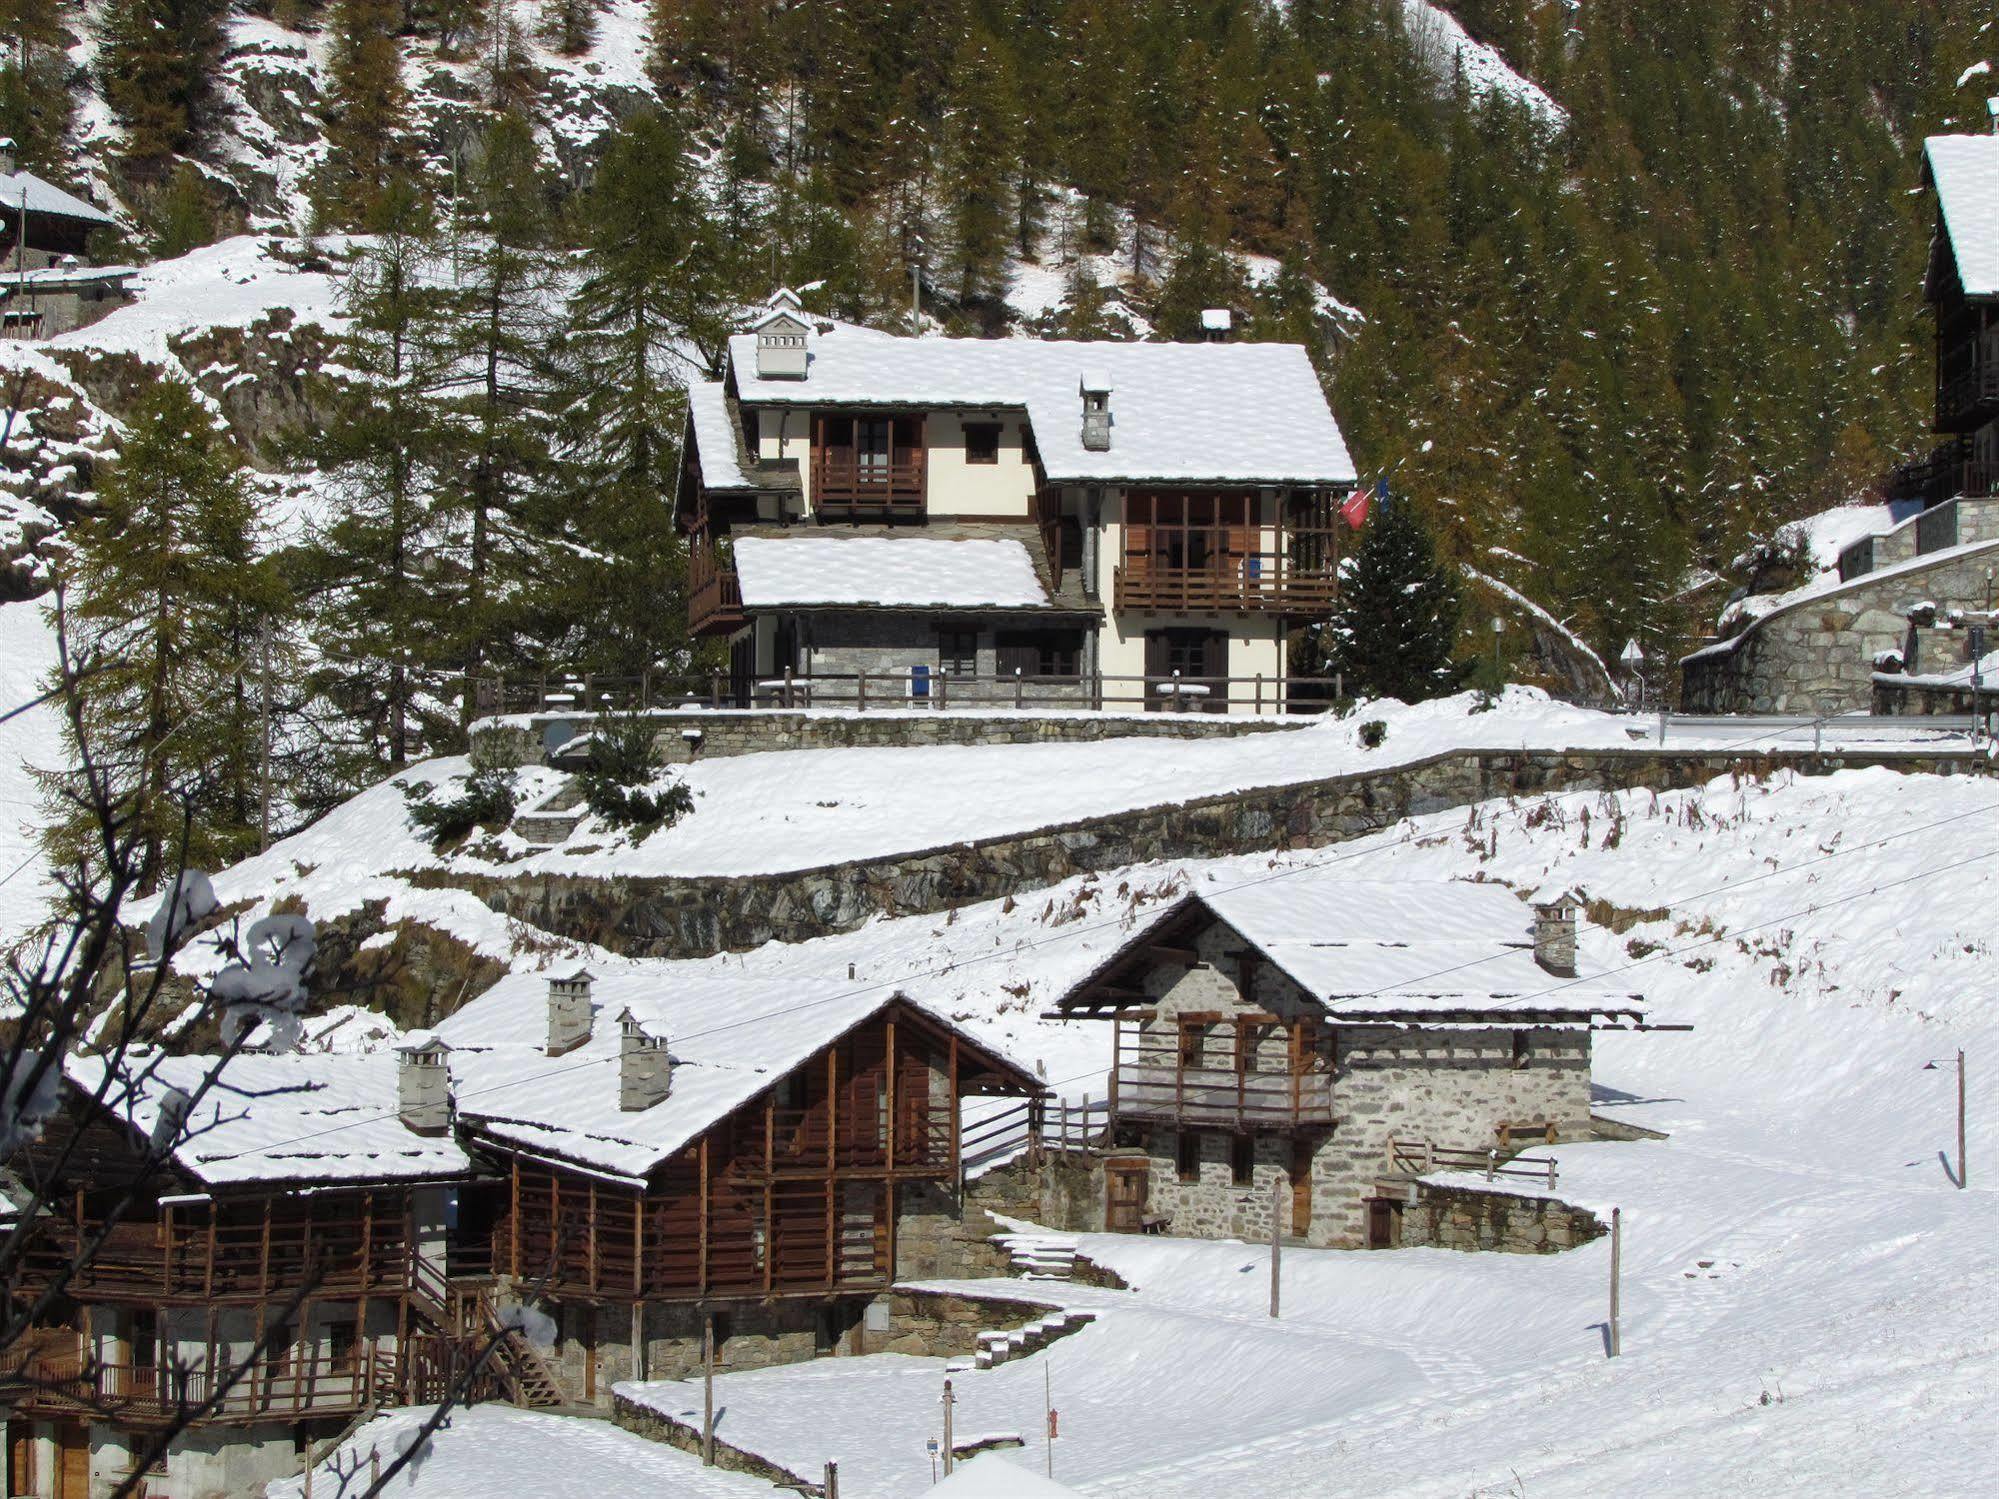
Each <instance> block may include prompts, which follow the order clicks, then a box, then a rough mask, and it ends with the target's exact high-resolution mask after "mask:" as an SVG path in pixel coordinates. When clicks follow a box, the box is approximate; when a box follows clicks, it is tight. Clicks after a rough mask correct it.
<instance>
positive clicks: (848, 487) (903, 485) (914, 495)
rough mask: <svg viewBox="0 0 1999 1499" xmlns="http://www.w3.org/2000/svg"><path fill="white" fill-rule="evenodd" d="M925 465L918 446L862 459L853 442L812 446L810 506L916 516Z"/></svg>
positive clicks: (846, 512)
mask: <svg viewBox="0 0 1999 1499" xmlns="http://www.w3.org/2000/svg"><path fill="white" fill-rule="evenodd" d="M925 471H926V464H925V462H924V454H923V449H921V448H914V449H911V448H898V449H896V451H895V453H894V455H893V456H891V457H888V458H885V459H883V460H882V461H879V462H868V461H865V460H863V459H862V458H861V457H860V455H859V454H857V453H856V452H855V451H854V450H853V449H852V448H814V449H813V450H812V508H813V510H814V511H815V512H817V513H822V514H834V515H843V514H844V515H851V514H856V513H859V512H864V511H865V512H870V513H880V514H884V515H887V516H889V517H891V518H893V517H895V516H904V515H906V516H921V515H922V514H923V491H924V479H925Z"/></svg>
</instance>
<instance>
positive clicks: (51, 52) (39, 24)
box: [0, 0, 73, 173]
mask: <svg viewBox="0 0 1999 1499" xmlns="http://www.w3.org/2000/svg"><path fill="white" fill-rule="evenodd" d="M72 3H73V0H0V48H4V52H0V135H6V136H11V137H13V140H14V143H15V146H16V147H17V148H18V150H19V152H20V155H21V158H22V159H23V160H24V161H26V162H29V163H34V164H37V165H39V166H40V167H41V168H42V169H43V171H44V172H45V173H46V171H47V169H48V168H49V167H51V166H52V165H53V164H54V162H55V160H56V157H57V155H58V153H59V152H60V151H61V149H62V142H63V135H64V133H65V132H66V131H67V130H68V129H69V121H70V115H71V113H72V108H71V103H70V96H69V79H68V73H69V65H68V59H67V58H66V57H65V56H64V54H63V47H62V25H61V23H62V20H63V18H64V16H65V13H67V12H69V11H70V10H71V8H72Z"/></svg>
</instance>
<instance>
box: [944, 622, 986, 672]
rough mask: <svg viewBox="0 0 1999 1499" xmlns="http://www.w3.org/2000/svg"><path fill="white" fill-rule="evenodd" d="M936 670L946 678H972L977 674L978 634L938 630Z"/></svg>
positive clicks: (969, 631)
mask: <svg viewBox="0 0 1999 1499" xmlns="http://www.w3.org/2000/svg"><path fill="white" fill-rule="evenodd" d="M937 669H938V670H939V671H941V672H943V673H944V675H945V676H947V677H972V676H977V675H978V672H979V632H978V631H977V630H939V631H938V632H937Z"/></svg>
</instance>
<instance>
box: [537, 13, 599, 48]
mask: <svg viewBox="0 0 1999 1499" xmlns="http://www.w3.org/2000/svg"><path fill="white" fill-rule="evenodd" d="M541 31H542V35H543V36H544V37H546V38H547V40H548V44H549V45H550V46H551V47H553V48H555V50H556V51H558V52H560V53H561V54H562V55H563V56H564V57H580V56H582V54H584V53H585V52H588V51H589V50H590V44H591V43H592V42H594V41H595V40H596V39H597V0H544V3H543V5H542V8H541Z"/></svg>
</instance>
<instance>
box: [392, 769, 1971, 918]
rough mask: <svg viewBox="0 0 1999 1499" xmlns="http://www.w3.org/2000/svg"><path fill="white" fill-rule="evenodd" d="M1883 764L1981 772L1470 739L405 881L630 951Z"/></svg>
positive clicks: (945, 906)
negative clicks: (755, 838) (763, 863)
mask: <svg viewBox="0 0 1999 1499" xmlns="http://www.w3.org/2000/svg"><path fill="white" fill-rule="evenodd" d="M1864 765H1888V766H1891V767H1895V768H1900V769H1905V770H1912V771H1916V770H1920V771H1925V772H1930V773H1934V774H1945V775H1947V774H1951V773H1953V772H1965V771H1968V772H1972V773H1982V772H1983V771H1984V769H1985V767H1984V762H1982V761H1980V760H1979V759H1978V758H1977V757H1976V756H1974V755H1971V754H1970V753H1969V752H1963V753H1952V752H1948V751H1941V752H1934V751H1933V752H1926V753H1923V754H1920V755H1918V754H1911V753H1909V752H1905V751H1881V752H1855V751H1842V752H1841V753H1839V754H1836V755H1823V756H1820V755H1814V754H1812V753H1811V752H1809V751H1807V750H1802V749H1800V750H1783V751H1767V752H1758V753H1753V754H1745V753H1742V752H1739V751H1682V750H1675V749H1672V748H1670V747H1669V748H1666V749H1657V748H1631V749H1600V750H1582V751H1568V752H1561V753H1557V752H1541V751H1533V752H1528V751H1513V750H1469V751H1460V752H1455V753H1451V754H1446V755H1438V756H1435V757H1433V758H1431V759H1428V760H1422V761H1417V762H1414V763H1412V764H1408V765H1403V766H1398V767H1395V768H1393V769H1389V770H1383V771H1367V772H1362V773H1358V774H1354V775H1347V776H1336V777H1333V778H1330V779H1327V780H1320V781H1308V782H1302V783H1299V784H1296V785H1291V786H1280V787H1272V788H1267V789H1263V790H1254V791H1245V792H1240V793H1235V794H1231V795H1228V796H1221V797H1209V798H1206V799H1203V800H1198V801H1191V802H1184V803H1177V804H1174V805H1170V806H1163V807H1148V808H1141V809H1138V810H1135V811H1131V812H1119V813H1113V814H1109V815H1107V816H1103V817H1097V818H1091V819H1087V820H1085V821H1081V822H1076V823H1070V824H1067V825H1064V826H1060V827H1051V828H1045V829H1041V830H1038V831H1034V832H1027V833H1019V834H1013V835H1009V836H1006V837H1000V838H990V839H985V840H982V841H980V842H976V843H964V844H957V845H954V846H951V847H946V848H934V849H928V850H923V851H917V852H912V853H909V854H904V855H900V856H897V857H893V858H887V859H879V860H869V861H865V862H857V863H849V864H836V865H829V866H824V867H821V868H817V869H807V870H797V871H789V872H784V873H777V874H763V875H752V876H742V877H732V878H716V877H712V876H710V877H702V876H698V875H697V876H688V877H673V878H638V877H632V878H610V879H605V878H597V877H585V876H567V875H541V874H536V875H522V876H505V877H501V876H490V875H475V876H466V875H456V874H441V873H428V874H425V875H421V876H414V877H413V879H415V880H416V882H417V883H431V884H435V885H442V886H457V887H462V888H466V889H469V890H471V891H472V892H473V893H474V894H476V895H478V896H479V897H480V898H481V899H482V900H484V901H485V902H486V903H487V904H488V905H490V906H492V907H493V908H494V909H495V910H498V911H500V912H502V913H504V914H506V915H508V916H512V917H516V918H518V919H520V920H522V921H526V922H529V923H531V924H533V925H535V926H538V927H540V928H541V929H542V930H544V931H548V932H554V933H556V934H558V935H561V936H565V937H571V938H575V939H578V940H581V941H588V942H596V943H600V944H602V945H603V946H605V947H609V948H611V949H613V950H615V951H618V952H623V953H630V954H633V955H637V956H644V957H663V958H693V957H706V956H709V955H711V954H713V953H717V952H735V951H742V950H745V949H748V948H752V947H758V946H761V945H762V944H763V943H766V942H802V941H805V940H808V939H810V938H813V937H822V936H825V935H826V934H827V933H829V932H845V931H852V930H853V929H854V928H856V927H858V926H860V925H862V924H863V923H864V922H866V921H868V920H869V919H870V918H872V917H875V916H878V915H911V914H916V913H920V912H928V911H943V910H948V909H950V908H951V907H953V906H960V905H970V904H973V903H975V902H978V901H984V900H997V899H998V898H999V897H1001V896H1004V895H1017V894H1021V893H1023V892H1026V891H1034V890H1042V889H1045V888H1046V887H1048V886H1050V885H1053V884H1057V883H1059V882H1060V881H1062V880H1065V879H1068V878H1069V877H1071V876H1072V875H1078V874H1083V873H1087V872H1090V871H1102V870H1111V869H1118V868H1122V867H1123V866H1125V865H1130V864H1144V863H1150V862H1154V861H1157V860H1162V859H1184V858H1210V857H1214V856H1217V855H1222V854H1236V853H1250V852H1255V851H1258V850H1264V849H1286V848H1317V847H1322V846H1325V845H1328V844H1333V843H1341V842H1344V841H1346V840H1348V839H1350V838H1357V837H1361V836H1363V835H1365V834H1368V833H1371V832H1375V831H1377V830H1379V829H1381V828H1384V827H1386V826H1388V825H1389V824H1390V823H1393V822H1395V821H1397V820H1399V819H1401V818H1404V817H1411V816H1419V815H1421V814H1423V813H1426V812H1439V811H1443V810H1445V809H1447V808H1452V807H1463V806H1469V805H1470V804H1471V803H1473V802H1477V801H1485V800H1489V799H1491V798H1494V797H1505V796H1539V795H1542V794H1544V793H1548V792H1560V791H1582V790H1606V791H1611V790H1626V789H1631V788H1638V787H1645V788H1650V789H1652V790H1657V791H1666V790H1673V789H1677V788H1681V787H1686V786H1696V785H1702V784H1704V783H1706V782H1707V781H1710V780H1712V779H1714V778H1715V777H1716V776H1722V775H1727V774H1729V773H1731V772H1736V773H1739V774H1741V775H1744V776H1750V777H1763V776H1768V775H1769V774H1771V773H1772V772H1773V771H1776V770H1780V769H1792V770H1796V771H1799V772H1801V773H1803V774H1807V775H1811V774H1823V773H1826V772H1829V771H1832V770H1837V769H1844V768H1850V767H1855V766H1864Z"/></svg>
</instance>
